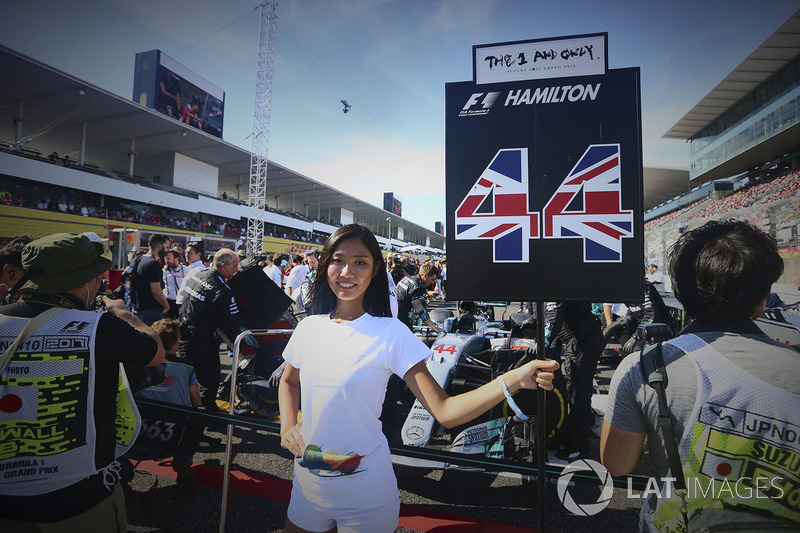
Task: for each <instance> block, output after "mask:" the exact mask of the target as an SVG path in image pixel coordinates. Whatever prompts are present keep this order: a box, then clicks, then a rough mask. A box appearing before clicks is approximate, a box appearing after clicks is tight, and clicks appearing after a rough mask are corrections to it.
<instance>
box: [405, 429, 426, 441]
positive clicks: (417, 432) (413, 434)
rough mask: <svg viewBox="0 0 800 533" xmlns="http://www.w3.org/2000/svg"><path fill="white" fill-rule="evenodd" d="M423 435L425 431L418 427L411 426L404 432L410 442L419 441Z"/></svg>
mask: <svg viewBox="0 0 800 533" xmlns="http://www.w3.org/2000/svg"><path fill="white" fill-rule="evenodd" d="M424 434H425V430H424V429H422V428H421V427H419V426H411V427H410V428H408V429H407V430H406V437H408V438H409V439H410V440H419V439H421V438H422V436H423V435H424Z"/></svg>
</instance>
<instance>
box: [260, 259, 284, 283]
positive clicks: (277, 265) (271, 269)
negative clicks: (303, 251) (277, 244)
mask: <svg viewBox="0 0 800 533" xmlns="http://www.w3.org/2000/svg"><path fill="white" fill-rule="evenodd" d="M289 261H290V258H289V256H288V255H286V254H277V255H272V254H269V255H268V256H267V266H265V267H264V273H265V274H266V275H267V277H268V278H269V279H271V280H272V281H274V282H275V284H276V285H277V286H278V287H283V273H284V272H285V271H286V267H288V266H289Z"/></svg>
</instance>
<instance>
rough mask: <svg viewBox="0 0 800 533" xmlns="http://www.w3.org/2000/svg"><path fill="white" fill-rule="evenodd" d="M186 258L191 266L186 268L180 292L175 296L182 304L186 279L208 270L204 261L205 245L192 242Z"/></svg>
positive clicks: (187, 247) (179, 303) (178, 302)
mask: <svg viewBox="0 0 800 533" xmlns="http://www.w3.org/2000/svg"><path fill="white" fill-rule="evenodd" d="M186 260H187V261H188V262H189V266H188V267H187V269H186V276H185V277H184V278H183V282H181V285H180V288H179V289H178V294H177V295H176V296H175V303H176V304H177V305H178V306H180V305H181V304H182V303H183V300H184V298H185V297H186V280H188V279H191V278H194V277H196V276H197V275H198V274H199V273H200V272H203V271H205V270H208V267H207V266H206V264H205V263H204V262H203V246H202V245H201V244H199V243H196V242H190V243H189V244H188V245H187V246H186Z"/></svg>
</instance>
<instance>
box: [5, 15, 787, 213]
mask: <svg viewBox="0 0 800 533" xmlns="http://www.w3.org/2000/svg"><path fill="white" fill-rule="evenodd" d="M257 5H258V1H257V0H228V1H225V2H223V1H219V0H216V1H215V0H193V1H189V0H173V1H171V2H163V1H161V2H154V1H152V0H138V1H137V0H124V1H123V0H81V1H80V2H75V3H73V2H64V1H63V0H62V1H55V0H26V1H24V2H22V1H17V2H13V3H12V2H3V3H2V6H1V7H0V42H2V44H4V45H5V46H8V47H11V48H13V49H15V50H18V51H19V52H22V53H24V54H27V55H29V56H31V57H33V58H35V59H37V60H40V61H43V62H45V63H47V64H50V65H52V66H53V67H55V68H58V69H60V70H63V71H65V72H68V73H70V74H72V75H75V76H77V77H79V78H82V79H85V80H86V81H88V82H90V83H92V84H95V85H98V86H100V87H102V88H104V89H107V90H110V91H112V92H115V93H117V94H120V95H121V96H124V97H126V98H130V97H131V92H132V86H133V65H134V56H135V54H136V53H137V52H142V51H146V50H152V49H156V48H157V49H160V50H162V51H163V52H165V53H166V54H168V55H170V56H171V57H173V58H174V59H176V60H178V61H179V62H181V63H182V64H184V65H185V66H186V67H188V68H190V69H192V70H194V71H195V72H197V73H198V74H200V75H201V76H203V77H204V78H206V79H207V80H209V81H211V82H212V83H214V84H215V85H217V86H218V87H220V88H222V89H223V90H224V91H225V93H226V107H225V125H224V138H225V139H226V140H227V141H228V142H231V143H232V144H235V145H238V146H241V147H243V148H246V149H250V148H251V145H250V141H249V140H248V139H247V137H248V135H250V132H251V131H252V128H253V102H254V99H255V80H256V78H255V69H256V59H257V46H258V31H259V28H258V10H257V9H256V7H257ZM799 7H800V2H798V1H797V0H739V1H735V0H729V1H722V0H699V1H698V0H694V1H686V0H673V1H669V2H665V1H661V2H655V1H652V0H639V1H619V0H616V1H615V0H611V1H607V2H596V1H591V0H562V1H559V2H553V1H539V0H526V1H523V0H482V1H477V0H443V1H423V0H406V1H403V2H400V1H394V0H392V1H390V0H352V1H344V0H295V1H290V0H283V1H282V2H280V3H279V5H278V23H277V31H276V50H275V65H274V77H273V89H272V91H273V92H272V112H271V127H270V142H269V154H268V155H269V159H270V160H272V161H275V162H276V163H279V164H281V165H284V166H286V167H289V168H291V169H293V170H296V171H298V172H301V173H303V174H305V175H307V176H310V177H312V178H314V179H316V180H318V181H321V182H323V183H327V184H329V185H331V186H334V187H336V188H338V189H340V190H343V191H346V192H348V193H349V194H351V195H353V196H356V197H359V198H361V199H363V200H366V201H368V202H370V203H373V204H375V205H381V203H382V195H383V193H384V192H387V191H392V192H394V193H395V194H396V195H397V196H399V197H400V199H401V200H402V201H403V214H404V217H405V218H407V219H409V220H411V221H413V222H415V223H417V224H420V225H423V226H425V227H428V228H430V229H433V225H434V222H435V221H437V220H442V221H443V220H445V214H444V145H445V139H444V85H445V83H447V82H453V81H464V80H469V79H471V77H472V65H471V61H472V45H474V44H487V43H496V42H504V41H515V40H525V39H541V38H547V37H556V36H562V35H575V34H583V33H598V32H608V34H609V36H608V42H609V49H608V57H609V67H610V68H622V67H631V66H639V67H641V72H642V122H643V155H644V165H645V166H648V167H651V166H652V167H667V168H684V169H685V168H688V166H689V152H688V145H687V144H686V143H684V142H683V141H675V140H672V141H668V140H664V139H661V136H662V135H663V134H664V133H665V132H666V131H667V130H668V129H669V128H670V127H671V126H672V125H673V124H675V122H677V121H678V120H679V119H680V118H681V117H683V115H684V114H686V112H688V111H689V110H690V109H691V108H692V107H693V106H694V105H695V104H696V103H697V102H698V101H699V100H700V99H701V98H702V97H703V96H705V95H706V94H707V93H708V91H710V90H711V89H712V88H713V87H714V86H715V85H716V84H717V83H719V81H721V79H722V78H723V77H724V76H726V75H727V74H728V73H729V72H730V71H731V70H732V69H733V68H735V67H736V66H737V65H738V64H739V63H740V62H741V61H742V60H743V59H744V58H745V57H747V56H748V55H749V54H750V53H751V52H752V51H753V50H754V49H755V48H756V47H757V46H758V45H760V44H761V43H762V42H763V41H764V39H766V38H767V37H768V36H769V35H771V34H772V33H773V32H774V31H775V30H776V29H777V28H778V27H779V26H780V25H781V24H783V23H784V22H785V21H786V20H787V19H788V18H789V17H790V16H791V15H792V14H793V13H794V12H795V11H797V9H798V8H799ZM340 99H346V100H347V101H348V102H349V103H350V104H351V105H352V106H353V107H352V110H351V111H350V112H349V113H348V114H346V115H345V114H344V113H342V106H341V104H340V103H339V100H340ZM9 127H10V126H9Z"/></svg>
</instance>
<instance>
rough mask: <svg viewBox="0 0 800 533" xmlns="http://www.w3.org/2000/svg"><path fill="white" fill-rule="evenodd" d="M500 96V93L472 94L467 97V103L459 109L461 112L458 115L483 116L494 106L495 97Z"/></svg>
mask: <svg viewBox="0 0 800 533" xmlns="http://www.w3.org/2000/svg"><path fill="white" fill-rule="evenodd" d="M498 96H500V92H499V91H497V92H491V93H474V94H473V95H472V96H470V97H469V100H467V103H466V104H464V107H463V108H462V109H461V112H460V113H459V114H458V116H460V117H464V116H474V115H485V114H487V113H488V112H489V109H491V107H492V106H493V105H494V102H495V100H497V97H498ZM477 105H480V106H481V108H480V109H472V108H473V107H475V106H477Z"/></svg>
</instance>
